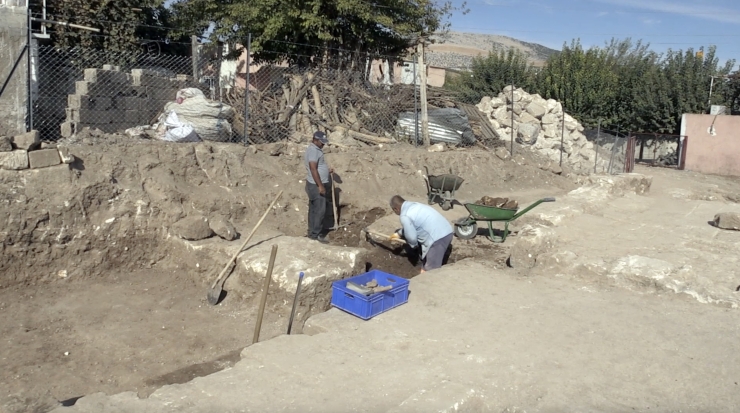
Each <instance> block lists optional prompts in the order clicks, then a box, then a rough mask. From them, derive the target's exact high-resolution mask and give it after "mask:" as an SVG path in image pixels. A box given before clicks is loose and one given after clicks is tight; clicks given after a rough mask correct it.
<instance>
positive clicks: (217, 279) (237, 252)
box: [211, 191, 283, 289]
mask: <svg viewBox="0 0 740 413" xmlns="http://www.w3.org/2000/svg"><path fill="white" fill-rule="evenodd" d="M282 195H283V191H280V192H278V194H277V196H276V197H275V200H274V201H272V203H271V204H270V206H269V207H267V211H265V213H264V214H263V215H262V218H260V220H259V221H258V222H257V225H255V226H254V228H252V232H250V233H249V236H248V237H247V239H245V240H244V243H243V244H242V246H241V247H239V249H238V250H236V252H235V253H234V255H233V256H232V257H231V259H230V260H229V262H227V263H226V265H225V266H224V269H223V270H221V273H220V274H218V278H216V281H214V282H213V284H212V285H211V289H214V288H215V287H216V284H218V282H219V281H221V278H223V276H224V274H226V271H227V270H228V269H229V267H231V263H232V262H234V260H235V259H236V257H237V256H238V255H239V254H240V253H241V252H242V250H243V249H244V247H246V246H247V243H248V242H249V240H251V239H252V235H254V233H255V232H257V228H259V227H260V225H262V221H264V220H265V218H266V217H267V214H269V213H270V210H271V209H272V207H273V206H275V204H276V203H277V201H278V199H280V197H281V196H282Z"/></svg>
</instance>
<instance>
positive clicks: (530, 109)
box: [476, 86, 609, 175]
mask: <svg viewBox="0 0 740 413" xmlns="http://www.w3.org/2000/svg"><path fill="white" fill-rule="evenodd" d="M512 100H513V104H512ZM476 106H477V107H478V109H480V110H481V111H482V112H483V113H485V114H486V115H487V116H488V120H489V121H490V122H491V126H492V127H493V129H494V131H495V133H496V135H497V136H498V137H499V139H502V140H509V139H510V137H511V135H512V127H513V129H514V132H515V140H516V141H517V142H518V143H520V144H522V145H524V146H529V147H531V149H532V150H534V151H536V152H539V153H540V154H541V155H544V156H546V157H547V158H549V159H550V160H552V161H553V162H560V156H561V152H562V157H563V165H567V166H568V167H569V168H570V169H571V170H572V171H573V172H575V173H578V174H583V175H586V174H590V173H592V172H594V166H596V168H595V169H596V172H605V171H606V170H607V167H608V164H609V160H608V159H605V158H602V156H601V155H599V156H598V159H597V154H596V150H597V149H598V148H595V147H594V144H593V143H592V142H590V141H589V140H588V139H587V138H586V136H585V135H584V134H583V133H582V132H583V131H584V128H583V126H582V125H581V124H580V123H579V122H578V121H577V120H575V119H574V118H573V117H572V116H570V115H568V114H567V113H563V106H562V105H561V104H560V102H558V101H556V100H554V99H544V98H542V97H541V96H540V95H537V94H535V95H530V94H529V93H527V92H525V91H524V90H522V89H521V88H518V89H514V90H513V92H512V86H507V87H505V88H504V90H503V91H502V92H501V93H500V94H499V95H498V96H496V97H489V96H485V97H483V99H481V101H480V103H478V105H476ZM512 108H513V112H514V113H513V120H512ZM563 121H564V122H565V125H564V126H565V128H563ZM563 130H564V131H565V136H564V137H563V139H562V145H561V136H562V135H563Z"/></svg>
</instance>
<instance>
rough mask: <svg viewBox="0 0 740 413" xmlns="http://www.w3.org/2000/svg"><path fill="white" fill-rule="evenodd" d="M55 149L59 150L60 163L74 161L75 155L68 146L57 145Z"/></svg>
mask: <svg viewBox="0 0 740 413" xmlns="http://www.w3.org/2000/svg"><path fill="white" fill-rule="evenodd" d="M57 151H59V158H60V159H61V160H62V163H65V164H70V163H72V162H74V161H75V156H74V155H72V154H71V153H70V152H69V148H67V147H64V146H60V147H57Z"/></svg>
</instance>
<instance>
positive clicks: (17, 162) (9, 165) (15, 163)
mask: <svg viewBox="0 0 740 413" xmlns="http://www.w3.org/2000/svg"><path fill="white" fill-rule="evenodd" d="M0 169H9V170H15V171H17V170H20V169H28V152H26V151H23V150H17V151H12V152H0Z"/></svg>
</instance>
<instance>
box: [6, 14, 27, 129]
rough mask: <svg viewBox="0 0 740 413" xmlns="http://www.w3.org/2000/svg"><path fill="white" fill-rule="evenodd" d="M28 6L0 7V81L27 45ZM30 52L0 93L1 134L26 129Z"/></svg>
mask: <svg viewBox="0 0 740 413" xmlns="http://www.w3.org/2000/svg"><path fill="white" fill-rule="evenodd" d="M26 19H27V16H26V8H25V7H10V6H4V7H0V76H2V77H0V85H2V84H3V83H5V80H6V79H7V78H8V76H10V72H11V71H12V70H13V65H14V64H15V62H16V60H17V59H18V56H19V55H20V53H21V51H22V50H23V47H24V46H25V45H26V41H27V40H26V35H27V30H26ZM27 62H28V60H27V55H26V54H24V55H23V57H22V58H21V60H20V62H19V64H18V66H17V67H16V68H15V72H14V73H13V75H12V76H11V78H10V82H9V83H8V85H7V87H6V88H5V90H4V91H3V94H2V96H0V136H13V135H16V134H19V133H22V132H25V131H26V112H27V109H26V108H27V94H28V92H27V86H26V85H27V78H28V64H27Z"/></svg>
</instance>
